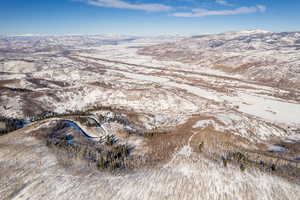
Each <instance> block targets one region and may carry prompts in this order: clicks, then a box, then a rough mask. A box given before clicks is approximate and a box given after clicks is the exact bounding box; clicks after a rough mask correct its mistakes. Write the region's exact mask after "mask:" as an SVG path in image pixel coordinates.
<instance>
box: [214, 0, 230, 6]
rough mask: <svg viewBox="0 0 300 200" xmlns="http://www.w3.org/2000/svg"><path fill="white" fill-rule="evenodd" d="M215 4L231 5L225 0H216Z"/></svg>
mask: <svg viewBox="0 0 300 200" xmlns="http://www.w3.org/2000/svg"><path fill="white" fill-rule="evenodd" d="M216 3H217V4H220V5H223V6H233V4H231V3H229V2H228V1H226V0H216Z"/></svg>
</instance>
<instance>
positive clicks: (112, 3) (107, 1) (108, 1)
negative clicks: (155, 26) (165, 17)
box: [76, 0, 172, 12]
mask: <svg viewBox="0 0 300 200" xmlns="http://www.w3.org/2000/svg"><path fill="white" fill-rule="evenodd" d="M76 1H81V2H85V3H87V4H90V5H94V6H99V7H107V8H123V9H132V10H144V11H151V12H157V11H168V10H171V9H172V7H170V6H167V5H164V4H155V3H153V4H151V3H145V4H143V3H129V2H126V1H122V0H76Z"/></svg>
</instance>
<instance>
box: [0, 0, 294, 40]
mask: <svg viewBox="0 0 300 200" xmlns="http://www.w3.org/2000/svg"><path fill="white" fill-rule="evenodd" d="M252 29H263V30H268V31H274V32H282V31H300V1H299V0H160V1H158V0H1V2H0V34H1V35H20V34H43V35H70V34H103V33H110V34H127V35H165V34H168V35H174V34H180V35H197V34H207V33H220V32H226V31H239V30H252Z"/></svg>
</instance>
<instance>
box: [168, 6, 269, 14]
mask: <svg viewBox="0 0 300 200" xmlns="http://www.w3.org/2000/svg"><path fill="white" fill-rule="evenodd" d="M266 10H267V7H266V6H263V5H257V6H251V7H240V8H236V9H233V10H206V9H201V8H197V9H192V12H181V13H180V12H177V13H173V14H172V15H173V16H175V17H205V16H212V15H239V14H250V13H256V12H265V11H266Z"/></svg>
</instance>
